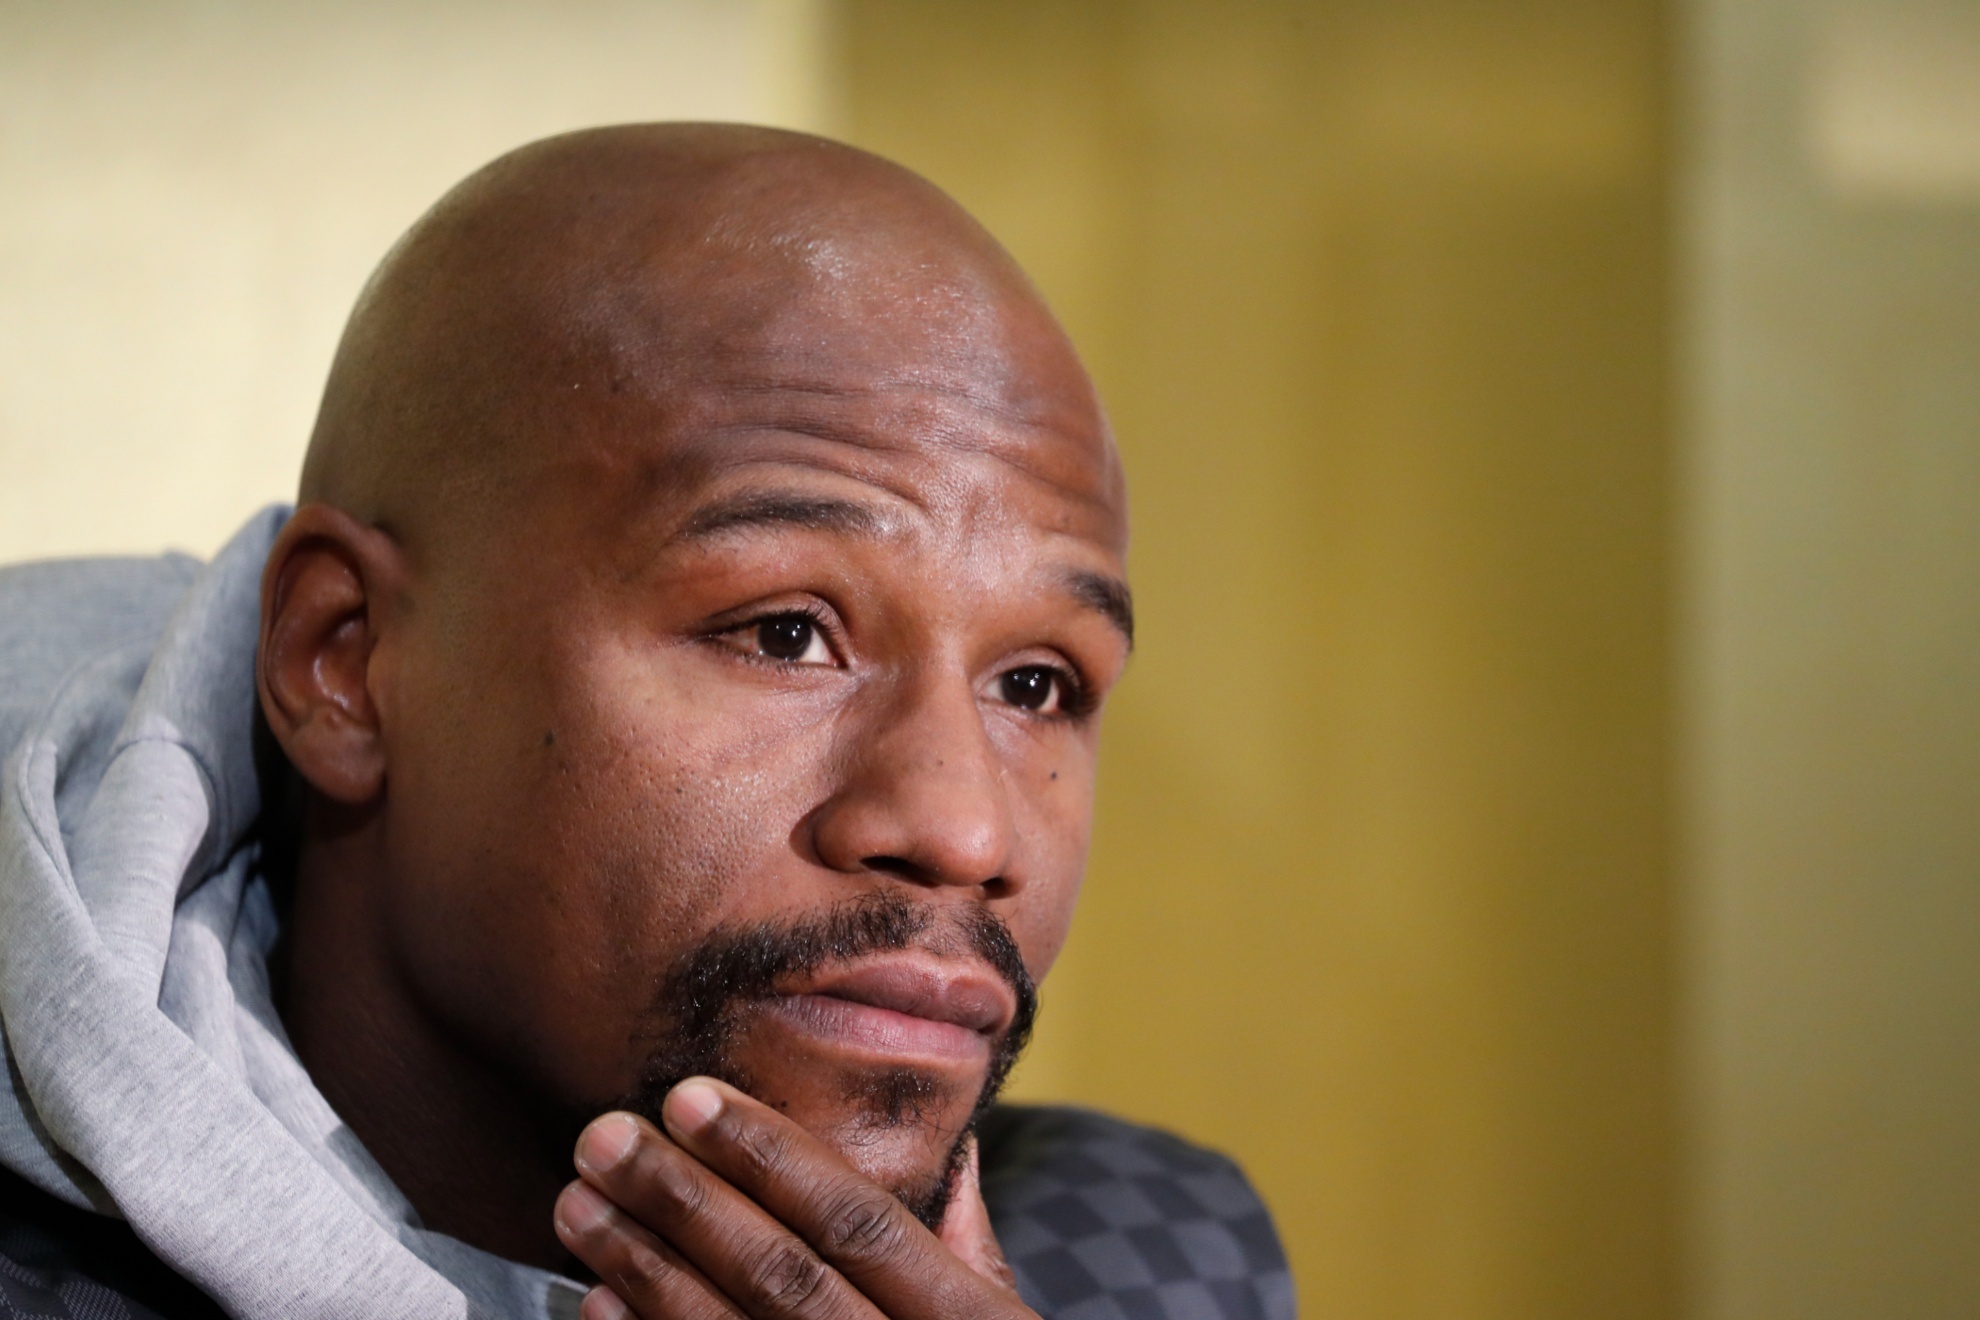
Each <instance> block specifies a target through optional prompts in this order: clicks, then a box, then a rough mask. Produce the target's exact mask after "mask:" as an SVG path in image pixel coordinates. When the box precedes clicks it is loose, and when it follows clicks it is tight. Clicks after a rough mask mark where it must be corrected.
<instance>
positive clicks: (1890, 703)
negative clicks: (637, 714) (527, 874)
mask: <svg viewBox="0 0 1980 1320" xmlns="http://www.w3.org/2000/svg"><path fill="white" fill-rule="evenodd" d="M679 117H695V118H723V119H746V120H755V121H760V122H770V123H779V124H785V125H790V126H795V127H806V128H813V129H817V130H821V131H825V132H829V133H833V134H836V135H840V136H844V137H847V138H850V139H851V140H853V141H855V142H858V143H861V144H864V145H867V146H870V147H872V148H874V149H876V150H879V151H881V152H883V153H886V154H889V155H893V156H895V157H897V158H899V159H901V160H903V161H904V162H906V163H908V164H909V165H912V166H914V167H916V168H917V169H920V170H922V171H923V172H925V173H927V174H928V175H930V176H931V177H932V178H934V179H935V180H936V181H937V182H938V183H941V184H942V185H943V186H945V187H947V188H949V189H950V190H951V191H952V192H954V193H955V194H956V195H957V196H958V197H959V198H960V199H961V200H962V201H963V202H964V203H965V204H966V205H968V206H970V207H971V208H972V209H974V210H975V211H976V212H977V213H978V214H979V215H980V216H981V217H982V218H983V219H984V220H985V221H986V222H987V223H988V224H989V225H990V227H991V228H992V229H993V230H995V231H996V232H997V233H998V234H1000V235H1001V236H1002V237H1003V238H1004V240H1005V241H1006V242H1007V243H1008V244H1009V245H1010V246H1011V247H1012V249H1013V250H1014V251H1015V252H1016V253H1017V255H1018V257H1019V258H1020V259H1021V260H1022V261H1024V262H1025V263H1026V265H1027V266H1028V267H1029V268H1030V269H1031V270H1032V271H1033V273H1034V274H1035V276H1036V277H1037V279H1038V281H1039V283H1040V284H1041V285H1042V286H1043V288H1044V289H1045V291H1046V293H1047V295H1048V296H1049V297H1050V298H1051V300H1052V301H1053V303H1054V304H1055V305H1056V306H1057V308H1058V309H1059V311H1060V313H1061V314H1062V316H1063V317H1064V319H1065V320H1066V322H1067V324H1068V325H1069V327H1070V328H1071V330H1072V332H1073V335H1074V337H1075V338H1076V339H1077V340H1078V342H1079V343H1080V345H1081V346H1082V348H1083V350H1084V351H1085V354H1086V356H1087V359H1088V361H1089V363H1090V365H1091V366H1092V368H1093V370H1094V373H1095V375H1096V377H1097V378H1098V380H1099V383H1100V387H1101V390H1102V392H1103V394H1104V395H1105V396H1106V398H1107V400H1108V402H1109V405H1110V407H1111V410H1112V413H1113V417H1114V421H1115V424H1116V427H1117V430H1118V432H1119V435H1120V441H1121V446H1122V449H1123V451H1124V453H1125V455H1126V458H1127V463H1128V469H1129V473H1130V478H1131V481H1132V485H1133V493H1134V499H1135V517H1136V538H1137V539H1136V544H1135V549H1134V560H1133V569H1134V575H1135V581H1136V589H1137V593H1138V595H1139V598H1140V602H1141V607H1142V610H1143V614H1144V619H1145V624H1144V629H1145V631H1144V634H1143V637H1144V640H1143V642H1142V646H1141V653H1140V655H1139V656H1138V657H1137V659H1136V661H1135V664H1134V667H1133V670H1132V672H1131V675H1130V678H1129V680H1128V681H1127V683H1126V684H1125V686H1124V687H1123V688H1122V690H1121V692H1120V695H1119V699H1118V702H1117V704H1116V706H1115V707H1114V708H1113V710H1112V711H1111V712H1110V715H1109V727H1108V733H1107V737H1108V740H1109V743H1110V747H1109V750H1108V753H1107V759H1106V769H1105V771H1104V774H1103V785H1102V797H1101V806H1100V821H1099V829H1098V835H1097V839H1096V842H1095V848H1094V855H1093V864H1092V871H1091V877H1090V881H1089V889H1088V896H1087V900H1086V904H1085V907H1084V909H1083V912H1082V915H1081V917H1080V922H1079V926H1078V928H1077V930H1076V933H1075V936H1074V940H1073V942H1072V944H1071V946H1070V948H1069V950H1068V952H1067V954H1066V957H1065V961H1064V962H1063V964H1062V965H1061V968H1060V970H1059V971H1058V972H1057V973H1055V975H1054V977H1053V979H1052V981H1051V982H1050V983H1048V986H1047V999H1046V1004H1047V1007H1046V1013H1045V1017H1044V1020H1043V1026H1042V1031H1041V1035H1040V1039H1039V1041H1038V1045H1037V1049H1036V1051H1035V1053H1034V1055H1033V1057H1032V1058H1031V1060H1030V1061H1029V1062H1028V1063H1027V1065H1026V1066H1025V1068H1024V1070H1023V1072H1022V1075H1021V1076H1020V1078H1019V1079H1018V1082H1017V1090H1018V1092H1019V1093H1020V1094H1021V1095H1024V1096H1027V1097H1032V1098H1050V1099H1066V1100H1074V1101H1079V1102H1083V1103H1089V1104H1094V1105H1099V1106H1104V1107H1106V1108H1109V1109H1112V1110H1116V1111H1118V1112H1122V1113H1125V1114H1128V1115H1130V1116H1132V1117H1135V1118H1139V1119H1144V1120H1147V1121H1151V1122H1156V1123H1161V1124H1165V1125H1168V1126H1171V1127H1173V1128H1175V1129H1177V1130H1179V1131H1182V1132H1184V1133H1186V1134H1188V1135H1190V1136H1192V1137H1194V1138H1197V1139H1198V1140H1202V1141H1206V1142H1210V1143H1212V1144H1215V1145H1218V1146H1221V1147H1223V1148H1225V1149H1227V1150H1229V1151H1231V1152H1232V1153H1234V1154H1236V1155H1238V1156H1239V1157H1240V1158H1241V1159H1243V1160H1244V1162H1245V1163H1246V1165H1247V1166H1248V1168H1249V1169H1250V1171H1251V1173H1252V1174H1253V1176H1254V1178H1255V1179H1256V1180H1257V1182H1258V1183H1259V1185H1260V1187H1261V1188H1262V1189H1263V1191H1264V1193H1265V1195H1266V1197H1267V1198H1268V1199H1269V1200H1270V1202H1271V1203H1272V1205H1273V1207H1274V1209H1275V1211H1276V1212H1277V1214H1278V1217H1279V1220H1280V1224H1281V1227H1282V1229H1283V1231H1284V1234H1285V1237H1286V1240H1287V1245H1288V1247H1289V1249H1290V1251H1291V1254H1292V1257H1293V1262H1294V1268H1295V1273H1296V1276H1297V1280H1298V1285H1299V1289H1300V1294H1301V1300H1302V1307H1303V1310H1304V1312H1305V1314H1307V1315H1309V1316H1315V1317H1327V1316H1340V1317H1357V1318H1359V1317H1395V1318H1396V1320H1404V1318H1408V1320H1418V1318H1420V1320H1433V1318H1434V1320H1454V1318H1457V1320H1469V1318H1473V1317H1476V1318H1479V1320H1484V1318H1486V1317H1491V1318H1494V1320H1498V1318H1501V1317H1503V1318H1504V1320H1534V1318H1535V1317H1560V1318H1561V1320H1568V1318H1569V1317H1575V1318H1583V1317H1596V1316H1600V1317H1653V1316H1655V1317H1680V1316H1681V1317H1695V1318H1696V1320H1865V1318H1866V1317H1880V1318H1881V1317H1905V1318H1913V1317H1916V1318H1920V1320H1924V1318H1937V1317H1946V1318H1947V1320H1951V1318H1952V1317H1962V1318H1970V1317H1972V1316H1974V1315H1976V1314H1980V6H1976V5H1975V4H1974V3H1973V2H1972V0H1834V3H1820V2H1819V0H1608V3H1604V4H1589V3H1586V2H1585V0H1501V3H1498V4H1495V5H1490V6H1484V5H1478V4H1475V3H1471V2H1470V0H1303V2H1299V3H1295V2H1293V0H1225V2H1224V3H1219V4H1215V5H1210V4H1203V3H1191V2H1188V0H998V2H997V3H994V4H989V3H981V2H980V0H563V2H562V3H558V4H554V5H552V4H548V3H523V2H522V0H472V2H470V0H397V2H395V3H391V4H386V3H382V0H334V2H333V0H288V2H287V3H273V2H272V0H271V2H270V3H265V4H258V5H257V4H247V3H222V2H221V0H147V2H145V3H139V2H138V0H129V2H128V3H112V2H111V0H0V560H6V559H14V558H21V557H28V556H39V555H52V554H70V553H77V552H85V551H92V552H93V551H150V550H156V549H159V548H162V547H165V546H179V547H185V548H189V549H193V550H196V551H201V552H205V551H210V550H211V549H213V548H214V547H215V546H216V545H218V544H219V542H220V541H222V540H223V539H224V538H225V536H226V535H227V534H228V532H229V531H230V530H231V529H232V528H233V527H234V526H235V525H236V524H237V523H239V522H240V521H241V520H243V519H244V518H245V517H246V516H247V514H248V513H249V512H250V511H251V510H252V509H253V508H255V507H256V506H257V505H259V504H260V503H262V502H264V501H267V500H270V499H277V498H282V497H284V496H286V495H287V494H288V493H289V491H290V490H291V487H292V484H293V480H294V475H295V470H296V466H297V463H298V460H299V458H300V455H301V452H302V447H303V444H304V441H305V438H306V436H307V433H308V429H309V425H310V421H311V417H312V414H313V410H314V406H315V395H316V392H317V390H318V389H319V387H320V384H321V381H322V378H323V374H324V371H325V369H326V368H327V365H328V362H329V358H330V353H331V349H332V346H333V344H334V342H335V338H336V335H337V332H338V329H339V327H340V324H341V321H342V318H343V316H344V314H345V312H346V311H347V309H348V307H349V304H350V302H351V300H352V298H353V297H354V296H355V294H356V293H357V290H358V288H359V285H360V284H361V282H362V281H363V279H364V277H365V274H366V273H367V271H368V270H369V268H370V266H371V265H372V264H373V263H374V262H375V261H376V260H377V258H378V257H379V256H380V255H381V254H382V253H383V251H384V250H385V248H386V247H387V245H388V244H389V243H390V242H391V240H392V238H393V237H394V236H395V235H396V234H397V233H398V232H399V231H401V230H402V229H403V228H404V227H405V226H406V225H407V224H408V223H410V222H411V220H412V219H413V218H414V217H415V216H416V215H417V214H418V212H419V211H420V210H421V209H422V208H423V207H424V206H425V205H426V204H427V203H429V202H430V201H431V200H432V199H433V198H434V197H436V196H437V195H438V194H439V193H440V192H441V191H442V190H443V189H444V188H445V187H447V186H448V185H449V184H450V183H451V182H453V181H454V180H455V179H457V178H458V177H460V176H461V175H463V174H465V173H466V172H467V171H469V170H470V169H472V168H473V167H475V166H476V165H478V164H480V163H481V162H483V161H484V160H486V159H487V158H489V157H491V156H493V155H494V154H496V153H498V152H499V151H501V150H503V149H506V148H507V147H510V146H513V145H516V144H518V143H520V142H522V141H524V140H526V139H529V138H532V137H536V136H540V135H543V134H545V133H550V132H555V131H557V130H560V129H565V128H571V127H577V126H580V125H584V124H589V123H597V122H606V121H613V120H624V119H644V118H679Z"/></svg>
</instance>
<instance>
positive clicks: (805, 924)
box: [619, 893, 1038, 1229]
mask: <svg viewBox="0 0 1980 1320" xmlns="http://www.w3.org/2000/svg"><path fill="white" fill-rule="evenodd" d="M951 911H952V912H953V914H954V915H951V916H949V917H948V918H947V919H946V920H941V921H939V922H938V918H937V915H936V912H935V911H934V910H933V909H931V908H930V907H929V906H928V905H926V904H921V903H916V902H914V901H912V900H910V899H908V898H907V897H905V896H903V895H901V894H897V893H881V894H874V895H868V896H865V897H862V898H859V899H854V900H850V901H847V902H844V903H841V904H839V905H837V906H836V907H833V908H830V909H828V910H827V911H825V912H823V913H821V914H819V915H818V916H816V917H811V918H806V919H803V920H800V921H796V922H791V923H785V924H778V923H772V922H763V923H759V924H756V925H750V926H742V927H733V928H728V929H722V930H718V931H716V932H714V933H713V934H712V935H711V936H710V937H709V938H708V939H706V940H704V941H703V942H702V943H701V944H699V945H697V946H696V947H695V948H693V949H690V950H688V951H687V952H686V953H685V954H683V955H682V956H681V957H680V958H679V959H677V960H676V962H675V963H674V965H673V966H672V967H670V968H669V969H668V970H667V972H666V974H665V975H664V976H663V978H662V980H661V985H660V990H659V993H658V994H657V995H656V996H655V999H654V1003H653V1009H652V1013H651V1020H652V1021H653V1022H655V1023H656V1024H659V1025H658V1026H657V1027H656V1029H655V1034H654V1037H653V1039H652V1041H651V1043H650V1046H649V1049H648V1053H647V1058H646V1063H645V1065H644V1067H643V1068H642V1070H641V1073H640V1079H639V1084H638V1086H637V1087H636V1088H635V1089H634V1091H633V1093H632V1094H631V1095H630V1096H628V1097H627V1098H626V1099H625V1100H624V1101H622V1102H621V1104H620V1106H619V1107H620V1108H624V1109H628V1110H631V1111H632V1112H634V1113H638V1114H642V1115H644V1116H646V1117H647V1118H649V1119H651V1120H652V1121H654V1122H655V1123H656V1124H657V1123H658V1122H659V1121H660V1106H661V1103H662V1102H663V1101H664V1100H665V1099H666V1097H667V1093H668V1092H669V1091H671V1090H672V1089H673V1088H674V1087H675V1086H676V1085H677V1084H678V1083H680V1082H682V1081H685V1080H686V1079H687V1078H689V1077H695V1076H707V1077H718V1078H720V1079H722V1080H723V1081H725V1082H728V1083H729V1084H730V1085H731V1086H734V1087H737V1088H738V1089H740V1090H742V1091H745V1092H749V1093H751V1094H760V1092H759V1090H758V1088H757V1087H756V1086H755V1084H754V1083H753V1080H752V1079H751V1078H750V1076H749V1074H748V1072H747V1070H746V1069H744V1068H743V1067H742V1066H741V1065H740V1064H739V1063H738V1062H737V1060H736V1058H735V1055H736V1052H737V1050H736V1046H737V1045H738V1043H739V1042H740V1040H741V1038H742V1036H743V1035H744V1034H745V1032H746V1031H747V1029H748V1025H749V1019H750V1016H751V1010H752V1009H754V1008H755V1007H757V1006H758V1005H760V1004H762V1003H763V1002H765V1001H767V1000H769V999H771V998H772V997H774V996H775V995H777V994H778V993H780V992H781V991H782V989H783V988H784V987H786V986H788V985H790V984H791V983H792V982H794V981H796V980H798V979H799V978H802V977H804V976H806V975H808V974H810V973H812V972H815V971H817V970H818V969H819V968H821V967H825V966H829V965H831V964H834V963H840V962H849V961H852V960H853V959H856V958H860V957H863V956H866V955H868V954H874V953H886V952H894V951H899V950H904V949H909V948H916V947H934V948H936V949H937V950H938V951H940V952H961V951H963V950H967V951H968V952H969V953H971V954H974V955H975V956H976V957H977V958H979V959H980V960H982V962H983V963H985V964H986V965H987V966H989V967H990V968H991V970H993V971H994V972H995V973H996V974H997V975H998V976H999V977H1000V978H1002V979H1003V981H1004V982H1005V984H1007V985H1008V986H1009V987H1010V989H1011V991H1012V993H1013V995H1014V996H1015V998H1016V1004H1017V1008H1016V1012H1015V1013H1014V1014H1013V1016H1012V1019H1011V1023H1010V1026H1009V1027H1008V1028H1006V1029H1005V1030H1004V1031H1003V1033H1002V1034H1001V1035H999V1036H998V1037H996V1038H995V1039H994V1040H993V1041H992V1042H991V1051H990V1062H989V1067H988V1069H987V1070H986V1074H985V1078H984V1082H983V1086H982V1089H981V1090H980V1091H979V1092H978V1093H977V1096H976V1099H975V1101H974V1103H973V1104H972V1105H971V1107H970V1113H969V1117H968V1119H967V1120H966V1121H965V1122H964V1124H963V1126H962V1128H961V1130H960V1131H958V1132H957V1134H956V1136H955V1137H954V1139H953V1140H952V1141H951V1143H950V1145H949V1149H948V1151H947V1153H946V1155H945V1157H944V1160H943V1163H942V1166H941V1168H940V1169H939V1170H937V1171H936V1172H935V1173H934V1174H933V1175H932V1176H930V1177H928V1178H925V1179H921V1180H918V1181H917V1182H916V1183H915V1184H913V1185H911V1186H904V1187H895V1188H893V1189H892V1190H893V1192H894V1194H895V1195H896V1196H897V1197H899V1198H900V1200H901V1202H902V1204H904V1205H905V1206H907V1208H908V1209H909V1210H910V1211H911V1212H912V1213H913V1214H914V1216H915V1218H917V1219H919V1220H920V1221H921V1222H922V1223H923V1224H926V1225H927V1226H928V1227H929V1228H930V1229H933V1228H935V1227H936V1226H937V1225H939V1224H940V1223H941V1221H942V1216H943V1214H944V1213H945V1212H946V1211H947V1209H948V1205H949V1201H950V1199H951V1197H952V1196H953V1195H954V1192H955V1185H956V1176H957V1174H958V1172H959V1171H960V1170H961V1169H962V1167H963V1165H964V1163H965V1162H966V1161H967V1159H968V1155H969V1139H970V1137H971V1135H972V1134H973V1133H974V1132H975V1131H976V1129H977V1127H978V1125H979V1124H980V1123H981V1122H982V1120H983V1117H984V1116H985V1115H986V1114H987V1113H988V1112H989V1110H990V1107H991V1106H992V1105H993V1104H994V1103H995V1102H996V1099H997V1095H998V1092H999V1091H1000V1090H1001V1089H1002V1088H1003V1085H1004V1082H1005V1081H1006V1080H1007V1079H1008V1078H1009V1076H1010V1072H1011V1068H1012V1066H1013V1065H1014V1064H1016V1062H1017V1059H1018V1056H1019V1055H1020V1054H1022V1053H1023V1051H1024V1047H1025V1044H1026V1043H1027V1042H1028V1041H1029V1040H1030V1037H1031V1028H1032V1024H1033V1022H1034V1020H1035V1019H1036V1017H1037V1012H1038V993H1037V987H1036V985H1035V984H1034V983H1033V981H1032V978H1031V975H1030V973H1029V972H1028V971H1027V970H1026V968H1025V965H1024V959H1023V957H1022V956H1021V955H1020V953H1019V951H1018V946H1017V941H1016V939H1015V938H1013V937H1012V935H1011V932H1010V928H1009V927H1008V926H1006V925H1005V924H1004V923H1003V921H1002V920H1000V919H999V918H998V917H997V916H996V915H995V914H994V913H992V912H990V911H988V910H987V909H983V908H976V907H970V908H962V909H952V910H951ZM931 942H932V943H931ZM956 946H960V948H957V947H956ZM951 1091H952V1088H951V1086H950V1084H949V1083H947V1082H946V1081H944V1080H943V1079H941V1078H938V1077H936V1076H934V1075H932V1074H930V1073H928V1072H926V1071H924V1070H921V1069H917V1068H912V1067H904V1066H903V1067H886V1068H874V1069H867V1070H864V1071H861V1072H859V1073H856V1074H854V1075H853V1076H852V1077H850V1078H848V1079H846V1080H845V1082H844V1083H843V1089H842V1093H841V1095H840V1097H839V1098H840V1099H841V1100H843V1101H845V1102H847V1103H848V1104H849V1105H851V1106H852V1107H853V1109H854V1110H855V1111H856V1112H857V1113H858V1114H859V1115H860V1117H859V1120H858V1128H859V1129H860V1130H861V1131H864V1132H865V1133H867V1134H869V1135H871V1134H874V1133H877V1132H880V1131H885V1130H890V1129H898V1128H901V1127H906V1126H912V1125H922V1124H928V1123H931V1122H933V1121H934V1118H933V1115H934V1114H935V1113H936V1112H937V1111H939V1110H940V1108H941V1107H942V1106H943V1103H944V1102H945V1101H946V1100H948V1099H950V1097H951ZM855 1139H856V1138H855Z"/></svg>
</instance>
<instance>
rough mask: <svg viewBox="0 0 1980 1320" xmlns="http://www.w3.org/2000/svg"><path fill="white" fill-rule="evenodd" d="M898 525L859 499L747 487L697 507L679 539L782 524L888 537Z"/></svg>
mask: <svg viewBox="0 0 1980 1320" xmlns="http://www.w3.org/2000/svg"><path fill="white" fill-rule="evenodd" d="M895 523H896V520H895V519H893V518H890V517H888V516H887V515H886V514H884V513H882V512H881V511H880V510H878V509H875V508H873V507H872V506H870V505H867V504H862V503H860V502H859V501H857V500H848V499H840V498H836V497H829V496H818V495H808V494H804V493H802V492H798V491H790V490H762V491H744V492H742V493H740V494H737V495H732V496H729V497H727V498H718V499H716V500H713V501H711V502H710V503H708V504H704V505H702V506H701V507H700V508H698V509H696V510H695V511H694V512H693V513H692V514H690V515H689V516H688V520H687V523H686V525H685V526H683V527H682V528H681V530H680V531H679V532H678V533H677V534H676V539H678V540H683V541H694V540H705V539H709V538H713V537H717V536H723V535H729V534H734V533H747V532H749V531H751V530H754V529H758V528H765V527H779V526H781V527H801V528H804V529H806V530H809V531H827V532H837V533H839V534H841V535H848V536H859V537H865V538H878V537H882V536H885V535H886V534H887V533H888V532H889V531H890V530H891V529H892V528H893V526H894V525H895Z"/></svg>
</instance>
